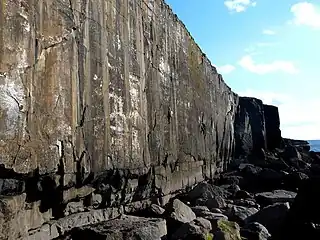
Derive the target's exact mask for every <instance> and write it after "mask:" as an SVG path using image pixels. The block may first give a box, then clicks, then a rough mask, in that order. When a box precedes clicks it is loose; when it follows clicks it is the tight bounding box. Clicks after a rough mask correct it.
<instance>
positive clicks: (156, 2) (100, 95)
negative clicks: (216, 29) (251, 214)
mask: <svg viewBox="0 0 320 240" xmlns="http://www.w3.org/2000/svg"><path fill="white" fill-rule="evenodd" d="M279 124H280V122H279V116H278V110H277V108H276V107H273V106H267V105H263V103H262V102H261V101H260V100H258V99H253V98H242V97H240V98H239V97H238V96H237V94H235V93H234V92H232V90H231V89H230V88H229V87H228V86H227V85H226V84H225V82H224V81H223V79H222V76H221V75H220V74H218V72H217V71H216V69H215V68H214V67H213V66H212V65H211V63H210V62H209V60H208V59H207V58H206V56H205V55H204V54H203V53H202V51H201V50H200V48H199V47H198V45H197V44H196V43H195V42H194V40H193V38H192V37H191V36H190V34H189V32H188V31H187V30H186V28H185V26H184V25H183V23H182V22H181V21H180V20H179V19H178V18H177V16H176V15H175V14H174V13H173V12H172V11H171V9H170V8H169V7H168V5H167V4H165V3H164V1H162V0H109V1H105V0H99V1H92V0H83V1H75V0H70V1H61V0H48V1H35V0H29V1H24V0H19V1H9V0H3V1H2V2H1V4H0V152H1V154H0V194H1V200H0V201H1V212H2V214H3V218H2V220H1V221H2V224H1V227H0V239H19V238H22V239H26V238H29V239H37V238H38V239H53V238H58V237H60V236H63V235H65V234H66V233H68V232H70V231H71V230H72V229H73V228H75V227H80V226H84V225H87V224H92V223H99V222H103V221H106V220H108V219H113V218H116V217H118V216H120V215H121V214H123V213H126V214H129V213H132V212H136V211H138V210H141V209H144V208H146V207H147V206H150V205H151V203H157V204H159V205H161V206H164V205H166V204H167V203H168V202H169V200H170V199H171V198H172V197H173V196H175V195H176V194H180V193H181V192H184V191H186V190H187V189H190V188H192V187H194V186H195V185H196V184H197V183H200V182H202V181H204V180H209V179H214V178H216V177H217V176H218V175H219V173H221V172H222V171H224V170H226V169H227V167H228V165H229V163H230V162H231V161H232V160H233V159H234V158H245V157H247V156H249V158H253V156H259V157H260V156H262V157H263V153H264V152H265V151H268V150H271V149H275V148H277V147H279V146H280V144H281V132H280V130H279Z"/></svg>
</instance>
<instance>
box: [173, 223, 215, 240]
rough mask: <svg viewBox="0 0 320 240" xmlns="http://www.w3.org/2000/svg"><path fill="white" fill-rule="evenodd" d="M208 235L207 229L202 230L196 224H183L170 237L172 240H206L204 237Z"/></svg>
mask: <svg viewBox="0 0 320 240" xmlns="http://www.w3.org/2000/svg"><path fill="white" fill-rule="evenodd" d="M208 233H209V229H204V228H203V227H201V226H198V225H196V223H195V222H194V221H193V222H189V223H184V224H182V226H181V227H180V228H179V229H178V230H177V231H176V232H175V233H174V234H173V235H172V236H171V238H170V239H172V240H181V239H184V240H207V239H206V235H207V234H208Z"/></svg>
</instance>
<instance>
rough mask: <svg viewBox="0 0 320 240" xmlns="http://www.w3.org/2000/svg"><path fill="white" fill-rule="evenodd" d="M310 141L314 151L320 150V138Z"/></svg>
mask: <svg viewBox="0 0 320 240" xmlns="http://www.w3.org/2000/svg"><path fill="white" fill-rule="evenodd" d="M308 142H309V144H310V147H311V150H312V151H315V152H320V140H309V141H308Z"/></svg>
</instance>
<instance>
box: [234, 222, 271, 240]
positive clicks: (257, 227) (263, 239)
mask: <svg viewBox="0 0 320 240" xmlns="http://www.w3.org/2000/svg"><path fill="white" fill-rule="evenodd" d="M240 233H241V236H242V237H243V238H244V239H248V240H268V239H270V238H271V234H270V233H269V232H268V229H266V228H265V227H264V226H263V225H262V224H260V223H258V222H252V223H249V224H248V225H246V226H244V227H243V228H242V229H241V231H240Z"/></svg>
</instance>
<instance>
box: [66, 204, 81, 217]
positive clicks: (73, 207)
mask: <svg viewBox="0 0 320 240" xmlns="http://www.w3.org/2000/svg"><path fill="white" fill-rule="evenodd" d="M83 211H84V205H83V202H82V201H79V202H69V203H68V204H67V205H66V208H65V209H64V214H65V215H66V216H68V215H70V214H73V213H78V212H83Z"/></svg>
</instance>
